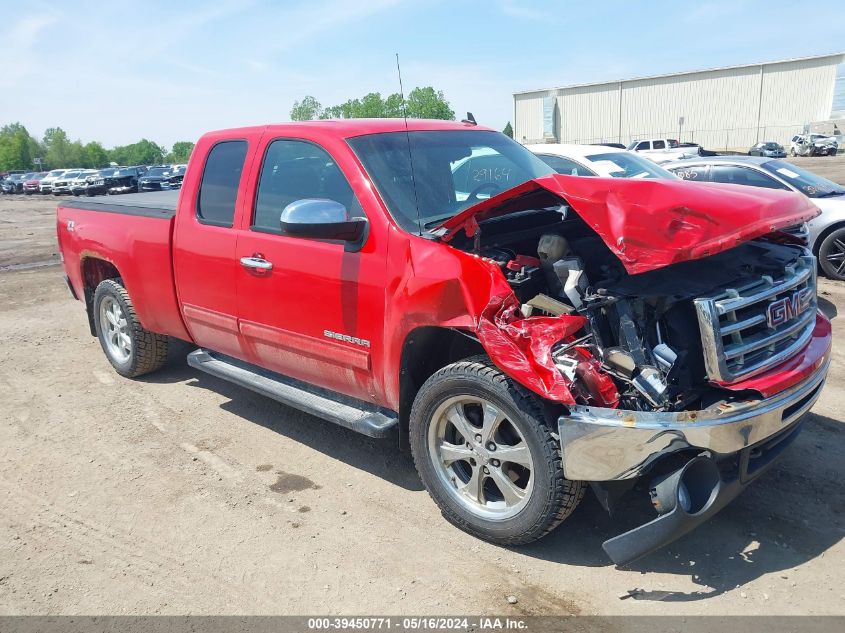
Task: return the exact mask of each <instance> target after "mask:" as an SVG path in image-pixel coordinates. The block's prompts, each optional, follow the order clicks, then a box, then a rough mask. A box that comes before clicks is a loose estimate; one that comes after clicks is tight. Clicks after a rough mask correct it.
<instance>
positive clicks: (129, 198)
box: [59, 189, 179, 218]
mask: <svg viewBox="0 0 845 633" xmlns="http://www.w3.org/2000/svg"><path fill="white" fill-rule="evenodd" d="M178 202H179V191H178V190H176V189H173V190H170V191H148V192H145V193H129V194H126V195H123V196H97V197H94V198H73V199H71V200H68V201H67V202H62V203H61V204H60V205H59V206H61V207H64V208H66V209H86V210H88V211H102V212H104V213H122V214H125V215H141V216H146V217H154V218H172V217H173V216H174V215H176V204H177V203H178Z"/></svg>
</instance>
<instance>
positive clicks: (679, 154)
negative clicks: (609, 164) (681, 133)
mask: <svg viewBox="0 0 845 633" xmlns="http://www.w3.org/2000/svg"><path fill="white" fill-rule="evenodd" d="M627 149H628V150H629V151H632V152H638V153H640V154H642V155H643V156H646V157H647V158H648V159H649V160H652V161H654V162H655V163H657V164H658V165H660V164H662V163H668V162H669V161H670V160H679V159H681V158H690V157H692V156H698V155H700V148H699V147H698V146H697V145H696V146H695V147H681V146H680V144H679V143H678V141H676V140H675V139H673V138H653V139H642V140H634V141H631V143H630V144H629V145H628V148H627Z"/></svg>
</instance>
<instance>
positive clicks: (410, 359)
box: [399, 327, 484, 444]
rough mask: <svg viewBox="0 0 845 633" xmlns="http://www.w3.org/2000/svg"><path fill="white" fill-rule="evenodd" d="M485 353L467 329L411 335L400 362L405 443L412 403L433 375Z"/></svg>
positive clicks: (421, 331)
mask: <svg viewBox="0 0 845 633" xmlns="http://www.w3.org/2000/svg"><path fill="white" fill-rule="evenodd" d="M483 353H484V348H483V347H482V346H481V343H480V342H479V341H478V339H477V338H475V336H474V335H472V334H470V333H468V332H465V331H463V330H455V329H451V328H443V327H420V328H417V329H415V330H413V331H412V332H411V333H410V334H409V335H408V337H407V338H406V339H405V344H404V345H403V346H402V359H401V362H400V365H399V422H400V425H399V426H400V429H401V434H400V436H401V441H402V442H403V444H405V443H406V440H407V434H408V420H409V419H410V415H411V405H412V404H413V403H414V398H416V396H417V392H418V391H419V390H420V387H422V385H423V383H424V382H425V381H426V380H427V379H428V378H429V376H431V375H432V374H434V373H435V372H436V371H437V370H438V369H442V368H443V367H445V366H446V365H449V364H451V363H454V362H457V361H459V360H461V359H464V358H469V357H470V356H475V355H477V354H483Z"/></svg>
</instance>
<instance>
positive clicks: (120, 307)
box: [93, 279, 168, 378]
mask: <svg viewBox="0 0 845 633" xmlns="http://www.w3.org/2000/svg"><path fill="white" fill-rule="evenodd" d="M93 310H94V327H95V329H96V332H97V338H99V339H100V346H101V347H102V348H103V352H105V354H106V358H108V359H109V362H110V363H111V364H112V367H114V369H115V371H116V372H117V373H118V374H120V375H121V376H125V377H127V378H134V377H136V376H141V375H143V374H148V373H150V372H152V371H155V370H157V369H160V368H161V367H163V366H164V364H165V363H166V362H167V347H168V338H167V337H166V336H164V335H162V334H156V333H155V332H150V331H149V330H145V329H144V328H143V326H142V325H141V322H140V321H139V320H138V317H137V316H136V314H135V307H134V306H133V305H132V300H131V299H130V298H129V293H128V292H126V288H124V287H123V286H122V285H121V284H120V283H118V282H117V280H114V279H106V280H105V281H102V282H100V284H99V285H98V286H97V290H96V291H95V292H94V305H93Z"/></svg>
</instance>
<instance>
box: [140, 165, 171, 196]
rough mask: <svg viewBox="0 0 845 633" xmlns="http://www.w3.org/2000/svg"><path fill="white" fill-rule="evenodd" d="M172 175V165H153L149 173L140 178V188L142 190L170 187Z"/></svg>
mask: <svg viewBox="0 0 845 633" xmlns="http://www.w3.org/2000/svg"><path fill="white" fill-rule="evenodd" d="M170 176H171V167H170V166H157V167H151V168H150V169H149V170H148V171H147V173H145V174H144V175H143V176H141V177H140V178H139V179H138V188H139V189H140V190H141V191H160V190H162V189H170Z"/></svg>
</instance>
